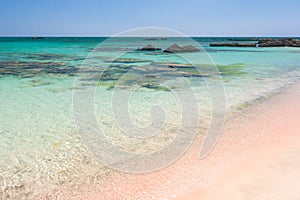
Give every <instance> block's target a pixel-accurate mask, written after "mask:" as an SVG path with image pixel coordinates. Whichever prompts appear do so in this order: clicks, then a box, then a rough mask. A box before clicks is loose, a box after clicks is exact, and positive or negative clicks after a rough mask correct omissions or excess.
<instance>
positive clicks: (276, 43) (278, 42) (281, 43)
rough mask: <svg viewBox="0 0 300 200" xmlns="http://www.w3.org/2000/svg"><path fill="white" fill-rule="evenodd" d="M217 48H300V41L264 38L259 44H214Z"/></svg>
mask: <svg viewBox="0 0 300 200" xmlns="http://www.w3.org/2000/svg"><path fill="white" fill-rule="evenodd" d="M210 46H212V47H213V46H215V47H300V40H299V39H293V38H282V39H273V38H263V39H260V40H259V41H258V42H257V43H212V44H210Z"/></svg>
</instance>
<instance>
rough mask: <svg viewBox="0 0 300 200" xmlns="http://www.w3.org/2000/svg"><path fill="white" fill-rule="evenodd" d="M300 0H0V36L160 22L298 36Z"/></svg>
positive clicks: (201, 31) (213, 31)
mask: <svg viewBox="0 0 300 200" xmlns="http://www.w3.org/2000/svg"><path fill="white" fill-rule="evenodd" d="M299 9H300V1H299V0H272V1H271V0H270V1H268V0H205V1H203V0H1V1H0V35H2V36H3V35H8V36H12V35H55V36H63V35H67V36H77V35H78V36H95V35H96V36H103V35H112V34H117V33H118V32H120V31H124V30H128V29H132V28H138V27H153V26H154V27H164V28H170V29H175V30H178V31H180V32H183V33H185V34H187V35H192V36H207V35H209V36H229V35H240V36H245V35H248V36H255V35H265V36H266V35H268V36H292V35H293V36H300V22H299V20H300V11H299Z"/></svg>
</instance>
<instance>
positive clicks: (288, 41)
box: [257, 38, 300, 47]
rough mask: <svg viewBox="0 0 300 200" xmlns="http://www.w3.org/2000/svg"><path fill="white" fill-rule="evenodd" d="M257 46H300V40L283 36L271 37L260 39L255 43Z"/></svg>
mask: <svg viewBox="0 0 300 200" xmlns="http://www.w3.org/2000/svg"><path fill="white" fill-rule="evenodd" d="M257 44H258V46H259V47H300V40H298V39H293V38H283V39H279V40H275V39H272V38H266V39H261V40H259V42H258V43H257Z"/></svg>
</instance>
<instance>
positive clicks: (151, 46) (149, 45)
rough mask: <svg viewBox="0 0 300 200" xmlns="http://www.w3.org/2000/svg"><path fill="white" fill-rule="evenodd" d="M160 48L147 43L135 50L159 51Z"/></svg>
mask: <svg viewBox="0 0 300 200" xmlns="http://www.w3.org/2000/svg"><path fill="white" fill-rule="evenodd" d="M159 50H161V48H157V47H155V46H153V45H151V44H148V45H147V46H145V47H143V48H141V49H140V48H138V49H137V51H159Z"/></svg>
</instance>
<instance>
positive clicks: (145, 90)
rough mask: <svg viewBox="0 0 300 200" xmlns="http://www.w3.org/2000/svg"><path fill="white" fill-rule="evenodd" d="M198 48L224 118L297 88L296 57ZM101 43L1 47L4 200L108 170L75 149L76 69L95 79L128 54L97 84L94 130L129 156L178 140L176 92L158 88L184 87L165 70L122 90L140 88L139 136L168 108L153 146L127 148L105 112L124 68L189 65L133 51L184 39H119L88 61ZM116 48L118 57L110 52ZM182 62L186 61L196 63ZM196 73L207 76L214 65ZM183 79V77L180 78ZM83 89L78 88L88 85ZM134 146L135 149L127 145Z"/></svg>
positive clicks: (136, 99)
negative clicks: (222, 98) (220, 93)
mask: <svg viewBox="0 0 300 200" xmlns="http://www.w3.org/2000/svg"><path fill="white" fill-rule="evenodd" d="M194 39H195V40H196V41H197V42H198V43H199V46H200V45H201V46H202V47H203V48H204V49H205V50H206V52H207V53H208V55H209V56H210V57H211V59H212V60H213V62H214V63H215V64H216V65H217V66H218V67H219V70H220V73H221V75H222V78H223V81H224V82H223V83H224V88H225V94H226V111H227V117H230V116H233V115H234V114H236V113H237V112H239V111H240V110H243V109H244V108H245V107H247V106H249V105H252V104H255V103H256V102H258V101H260V100H262V99H264V98H266V97H268V96H270V95H272V94H274V93H276V92H278V91H281V90H282V89H284V88H286V87H288V86H289V85H291V84H293V83H295V82H297V81H298V79H299V75H300V70H299V69H300V56H299V55H300V49H298V48H233V47H209V43H211V42H222V41H228V40H230V41H232V40H235V38H194ZM241 39H243V40H245V41H244V42H251V40H253V38H239V39H238V40H241ZM104 40H105V38H43V39H41V40H32V39H30V38H0V52H1V53H0V113H1V115H0V147H1V151H0V158H1V159H0V187H1V188H2V191H1V192H2V196H1V197H3V198H11V199H16V198H26V197H31V196H34V195H36V194H39V193H41V192H46V191H49V190H51V189H54V188H55V187H57V186H59V185H63V184H68V183H72V182H76V181H78V180H80V179H82V178H84V177H85V176H87V175H88V174H93V173H94V172H95V171H99V169H100V171H101V170H103V172H104V171H107V170H108V169H107V168H103V166H102V165H101V164H99V163H98V162H96V160H95V159H94V157H93V155H92V154H90V153H89V152H88V151H87V150H86V149H85V148H84V147H83V145H82V144H81V142H80V137H79V134H78V131H77V128H76V124H75V120H74V115H73V104H72V103H73V90H74V88H75V87H77V86H76V85H75V81H76V80H77V79H78V78H79V77H80V75H79V74H78V71H79V70H82V69H84V68H85V67H87V68H88V69H96V70H100V71H101V70H102V69H101V64H104V63H107V62H109V61H110V58H111V57H112V56H113V55H115V54H118V53H120V52H122V51H124V49H126V50H127V51H128V52H127V53H125V54H124V55H123V56H122V58H123V60H120V61H119V62H115V63H113V64H112V66H111V67H110V68H109V70H108V72H107V74H106V75H107V78H106V79H101V80H100V81H99V82H98V80H95V81H97V85H98V87H97V90H96V93H95V113H96V116H97V120H98V122H99V124H100V125H101V127H102V128H103V130H105V132H106V133H107V134H108V137H109V138H110V139H111V140H112V141H113V142H114V143H116V144H118V145H119V146H121V147H122V148H124V149H129V150H130V151H133V152H145V151H146V152H147V151H151V150H153V149H156V148H159V147H160V146H162V145H164V144H166V143H169V142H170V141H171V140H172V138H173V137H175V136H174V134H173V132H172V130H174V129H176V127H177V126H178V124H179V123H180V121H178V115H180V113H179V111H180V109H179V107H180V105H179V104H178V102H177V101H176V98H175V99H174V97H173V95H172V92H170V91H168V90H166V88H165V87H162V86H161V84H167V85H169V86H170V87H171V88H172V89H174V90H182V91H184V90H185V88H184V87H185V86H184V85H183V84H181V82H180V79H179V78H178V77H176V76H174V75H173V74H172V73H170V69H168V70H169V71H168V73H167V75H165V76H162V77H160V78H153V77H152V79H151V78H150V79H151V80H150V81H149V82H147V83H146V84H145V83H144V82H143V81H136V79H135V76H133V77H129V78H127V79H125V81H124V82H120V83H119V84H120V86H121V87H123V89H125V90H126V89H128V88H130V87H137V86H142V87H140V88H139V90H138V91H137V92H135V93H134V94H133V95H132V97H131V98H130V101H129V102H128V103H129V106H128V107H129V110H130V112H131V113H132V115H131V117H132V121H133V122H134V123H135V124H136V125H137V126H140V127H143V126H147V125H149V124H150V123H151V117H150V115H149V112H150V111H149V109H148V108H149V105H150V104H151V105H152V104H162V105H163V106H164V107H165V112H166V113H165V114H166V126H165V127H166V128H165V129H164V130H163V131H164V132H165V133H166V134H163V135H162V136H159V137H155V138H154V139H153V140H151V141H150V142H149V143H139V142H138V141H135V140H134V139H132V140H131V139H124V136H123V135H122V134H120V130H119V129H118V126H117V125H116V124H115V122H114V118H113V115H112V113H111V111H110V109H109V108H110V105H111V101H110V99H111V95H112V94H113V91H114V90H113V88H114V87H115V84H116V80H118V79H119V78H120V77H122V75H123V74H124V73H126V72H127V71H126V70H124V69H127V68H129V69H132V68H137V69H139V70H140V69H145V68H147V67H149V66H151V65H152V64H153V62H155V63H156V64H157V63H159V64H163V63H185V62H184V60H183V59H182V58H180V57H178V56H177V55H173V54H164V53H162V52H159V53H153V52H138V51H133V50H135V49H136V48H138V47H143V46H145V45H147V44H153V45H156V46H159V47H161V48H167V47H168V46H170V45H171V44H174V43H178V44H181V43H182V44H183V43H184V41H182V39H181V38H168V39H167V40H160V41H149V40H145V38H118V39H116V40H114V41H113V42H112V43H108V44H106V47H107V50H106V51H99V53H95V55H99V56H98V57H97V58H95V60H94V61H95V62H94V63H93V59H89V60H88V62H86V57H87V56H88V55H89V54H90V52H91V51H92V50H93V49H94V48H95V47H97V45H98V44H99V43H101V42H102V41H104ZM184 44H185V43H184ZM115 46H117V47H118V49H116V48H111V47H115ZM110 48H111V49H110ZM186 55H187V56H188V57H191V58H192V57H193V56H194V57H195V56H197V55H198V54H195V53H187V54H186ZM124 58H125V60H124ZM126 59H127V60H126ZM130 59H131V61H130ZM133 59H135V60H133ZM99 63H100V65H99ZM198 64H199V66H206V67H207V65H208V64H210V63H198ZM126 67H127V68H126ZM159 67H162V66H161V65H160V66H159ZM163 67H166V66H163ZM150 70H154V69H153V68H151V69H150ZM179 70H182V71H183V72H186V71H185V70H186V69H179ZM187 72H188V74H187V75H186V78H187V79H188V80H189V81H190V84H191V85H192V88H193V90H194V91H195V96H196V99H197V101H198V102H199V107H200V111H201V117H202V122H203V124H204V125H203V130H204V129H205V128H207V127H206V125H205V124H207V123H209V118H210V113H211V102H210V96H209V91H207V88H206V86H205V84H204V81H203V79H202V78H201V77H200V76H195V74H197V73H196V72H195V71H193V70H188V71H187ZM136 73H137V72H136ZM137 74H138V73H137ZM93 75H94V74H88V76H87V78H90V79H92V80H93V78H95V77H94V76H93ZM138 75H139V77H140V76H141V75H140V74H138ZM207 78H208V79H213V78H214V76H212V75H210V74H208V77H207ZM86 82H87V84H88V83H89V82H88V81H86ZM80 87H82V88H84V85H80ZM124 103H127V102H124ZM200 133H201V131H200ZM133 143H134V144H136V145H132V144H133Z"/></svg>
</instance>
